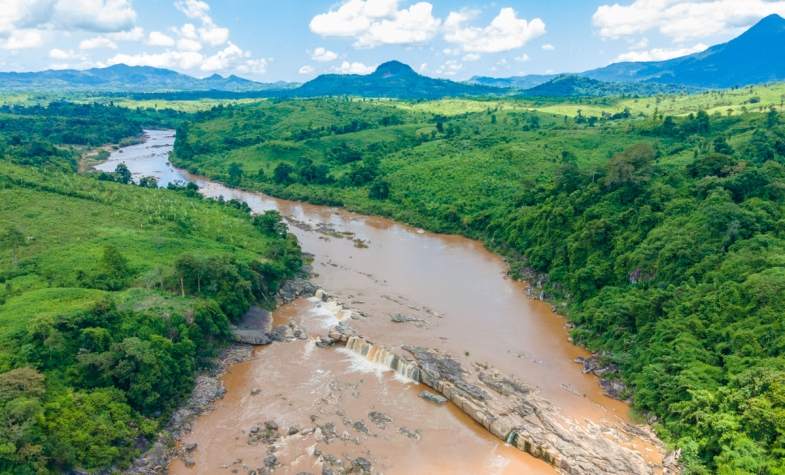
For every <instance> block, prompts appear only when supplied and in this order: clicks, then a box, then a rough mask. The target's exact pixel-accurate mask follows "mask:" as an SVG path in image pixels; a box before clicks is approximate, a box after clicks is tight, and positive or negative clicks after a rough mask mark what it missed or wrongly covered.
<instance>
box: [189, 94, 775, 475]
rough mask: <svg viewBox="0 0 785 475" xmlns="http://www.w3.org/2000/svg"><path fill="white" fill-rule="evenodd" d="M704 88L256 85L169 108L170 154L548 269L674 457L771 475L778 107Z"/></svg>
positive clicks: (523, 267) (201, 168) (245, 181)
mask: <svg viewBox="0 0 785 475" xmlns="http://www.w3.org/2000/svg"><path fill="white" fill-rule="evenodd" d="M757 89H758V90H757V91H754V92H753V91H752V90H747V91H745V93H747V94H749V95H756V96H758V97H760V95H762V96H764V97H769V96H771V97H772V98H774V99H772V101H774V100H776V101H779V99H778V96H776V95H775V94H768V93H767V92H766V91H765V90H764V91H762V92H761V91H760V89H761V88H757ZM740 95H741V93H738V94H737V93H735V92H733V93H730V96H732V97H735V98H737V99H734V100H737V101H738V103H742V102H743V101H742V100H741V99H738V97H739V96H740ZM712 97H715V96H711V95H708V94H707V95H698V96H697V97H696V98H695V99H694V101H693V102H692V104H693V105H695V107H694V108H693V109H692V110H688V111H680V113H674V114H672V115H669V114H666V113H663V112H660V111H659V109H658V105H659V104H665V103H669V102H671V101H670V99H668V98H659V97H658V98H656V101H655V100H654V99H653V98H651V99H645V100H641V102H646V103H647V104H649V105H651V106H653V107H648V106H646V107H645V108H643V109H630V108H625V109H623V110H610V111H608V112H607V113H598V114H586V113H584V112H582V111H581V105H580V104H574V103H568V102H565V103H563V104H555V103H550V104H547V105H546V106H545V107H542V108H540V110H537V108H536V107H531V105H530V104H529V103H525V102H518V101H514V100H502V101H487V102H483V101H465V102H464V101H434V102H418V103H410V102H396V101H372V100H352V99H347V98H335V99H317V100H299V101H294V100H293V101H265V102H262V103H259V104H251V105H237V106H233V107H226V108H216V109H213V110H210V111H205V112H200V113H197V114H196V115H194V116H192V117H190V118H189V119H188V120H187V121H184V122H183V123H182V124H181V125H180V127H179V128H178V140H177V142H176V146H175V156H174V162H175V163H176V164H177V165H179V166H181V167H183V168H187V169H188V170H190V171H192V172H195V173H200V174H204V175H207V176H210V177H212V178H215V179H219V180H222V181H224V182H225V183H227V184H230V185H232V186H237V187H242V188H245V189H250V190H259V191H264V192H266V193H270V194H273V195H276V196H280V197H285V198H291V199H299V200H307V201H311V202H314V203H320V204H330V205H337V206H345V207H347V208H350V209H353V210H358V211H361V212H363V213H370V214H379V215H385V216H390V217H393V218H395V219H399V220H402V221H405V222H408V223H411V224H414V225H418V226H422V227H425V228H428V229H431V230H435V231H440V232H447V233H458V234H463V235H466V236H470V237H474V238H479V239H482V240H483V241H484V242H486V243H487V245H488V246H489V247H490V248H492V249H494V250H496V251H498V252H500V253H502V254H503V255H505V256H507V258H508V259H509V262H510V266H511V273H512V274H513V275H515V276H518V277H525V276H532V275H537V274H542V275H547V281H546V284H545V286H546V288H545V290H546V292H547V295H548V298H549V299H550V300H551V301H552V302H554V304H556V305H557V307H558V308H559V310H560V311H561V312H563V313H565V314H566V315H567V316H568V317H569V319H570V321H571V322H572V324H573V325H574V328H573V337H574V338H575V340H576V341H577V342H579V343H581V344H583V345H585V346H587V347H588V348H589V349H591V350H592V351H595V352H598V353H599V354H600V355H601V356H602V358H603V359H604V360H605V361H606V362H607V363H611V364H613V365H614V366H615V367H617V368H618V373H617V375H616V377H618V378H620V379H621V380H623V381H624V382H625V383H626V385H627V388H628V394H627V396H628V397H630V398H631V399H632V401H633V404H634V407H635V409H636V410H637V411H638V413H639V414H640V415H641V417H645V418H646V419H647V420H649V421H650V422H652V423H653V424H654V425H655V427H656V428H657V430H658V433H659V434H660V435H661V436H662V437H663V438H664V439H665V440H667V441H668V442H669V443H670V444H672V446H674V447H679V448H680V449H681V450H682V461H683V463H684V464H685V467H686V469H687V470H688V472H689V473H698V474H703V473H706V474H708V473H727V474H731V473H733V474H736V473H749V474H760V473H771V474H775V473H785V462H783V461H784V460H785V340H784V339H783V336H782V335H783V334H785V333H783V331H784V330H785V328H783V326H784V325H785V321H783V319H782V315H783V312H785V267H784V266H785V261H784V260H783V255H785V208H783V204H784V203H785V201H784V199H785V118H784V117H782V116H781V112H780V110H779V109H781V107H780V108H778V107H777V105H776V104H774V103H773V102H772V103H769V104H766V105H765V107H763V104H761V103H760V99H759V100H758V101H756V102H755V103H754V106H750V107H749V108H748V107H747V106H744V108H743V109H742V108H737V109H735V110H731V111H726V110H724V108H720V107H717V106H712V107H707V108H703V107H702V106H703V105H706V100H709V99H710V98H712ZM717 97H718V96H717ZM717 100H718V101H720V99H717ZM744 101H746V99H744ZM636 103H637V100H636ZM674 103H676V100H674ZM678 104H680V106H679V107H686V104H687V102H686V99H684V100H683V99H682V98H678ZM750 104H752V103H750ZM593 107H602V105H595V106H593ZM710 109H713V110H710ZM554 111H560V112H554Z"/></svg>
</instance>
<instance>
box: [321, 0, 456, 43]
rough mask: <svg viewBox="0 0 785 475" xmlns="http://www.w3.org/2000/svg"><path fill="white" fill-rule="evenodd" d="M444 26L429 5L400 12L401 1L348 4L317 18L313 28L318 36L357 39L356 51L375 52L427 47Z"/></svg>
mask: <svg viewBox="0 0 785 475" xmlns="http://www.w3.org/2000/svg"><path fill="white" fill-rule="evenodd" d="M440 25H441V20H439V19H437V18H435V17H434V16H433V5H432V4H430V3H428V2H418V3H415V4H414V5H411V6H410V7H409V8H405V9H398V0H344V2H343V3H342V4H341V6H340V7H338V8H337V9H336V10H330V11H328V12H326V13H321V14H319V15H316V16H315V17H313V19H311V22H310V25H309V26H310V29H311V31H312V32H314V33H316V34H318V35H321V36H334V37H345V38H354V39H355V43H354V45H355V47H358V48H371V47H374V46H379V45H385V44H398V45H400V44H417V43H424V42H426V41H428V40H430V39H432V38H433V37H434V36H436V34H437V33H438V32H439V27H440Z"/></svg>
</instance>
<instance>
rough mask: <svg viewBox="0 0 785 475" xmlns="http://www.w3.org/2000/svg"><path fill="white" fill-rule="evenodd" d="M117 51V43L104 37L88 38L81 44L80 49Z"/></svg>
mask: <svg viewBox="0 0 785 475" xmlns="http://www.w3.org/2000/svg"><path fill="white" fill-rule="evenodd" d="M98 48H107V49H117V43H115V42H114V41H112V40H110V39H109V38H106V37H103V36H96V37H93V38H88V39H86V40H82V41H80V42H79V49H83V50H84V49H98Z"/></svg>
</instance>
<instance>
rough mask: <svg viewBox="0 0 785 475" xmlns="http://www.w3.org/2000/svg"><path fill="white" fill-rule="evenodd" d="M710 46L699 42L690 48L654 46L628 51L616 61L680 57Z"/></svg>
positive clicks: (660, 59) (658, 59)
mask: <svg viewBox="0 0 785 475" xmlns="http://www.w3.org/2000/svg"><path fill="white" fill-rule="evenodd" d="M706 48H708V46H706V45H705V44H703V43H699V44H697V45H695V46H693V47H690V48H672V49H667V48H654V49H650V50H641V51H628V52H626V53H624V54H621V55H619V57H618V58H616V61H664V60H666V59H671V58H678V57H679V56H686V55H688V54H692V53H697V52H699V51H704V50H705V49H706Z"/></svg>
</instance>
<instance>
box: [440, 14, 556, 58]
mask: <svg viewBox="0 0 785 475" xmlns="http://www.w3.org/2000/svg"><path fill="white" fill-rule="evenodd" d="M475 16H476V13H474V12H467V11H461V12H451V13H450V14H449V16H448V17H447V20H446V21H445V22H444V28H445V34H444V39H445V40H446V41H448V42H450V43H455V44H458V45H460V46H461V47H462V48H463V50H464V51H467V52H477V53H499V52H502V51H509V50H513V49H517V48H520V47H522V46H523V45H525V44H526V43H528V42H529V41H530V40H532V39H533V38H537V37H539V36H542V35H544V34H545V23H544V22H543V21H542V20H541V19H539V18H535V19H533V20H531V21H527V20H525V19H522V18H518V15H517V13H516V12H515V10H513V9H512V8H502V9H501V10H500V11H499V14H498V15H497V16H496V18H494V19H493V20H492V21H491V23H490V24H489V25H487V26H485V27H482V28H480V27H474V26H465V23H466V22H468V21H469V20H471V19H472V18H473V17H475Z"/></svg>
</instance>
